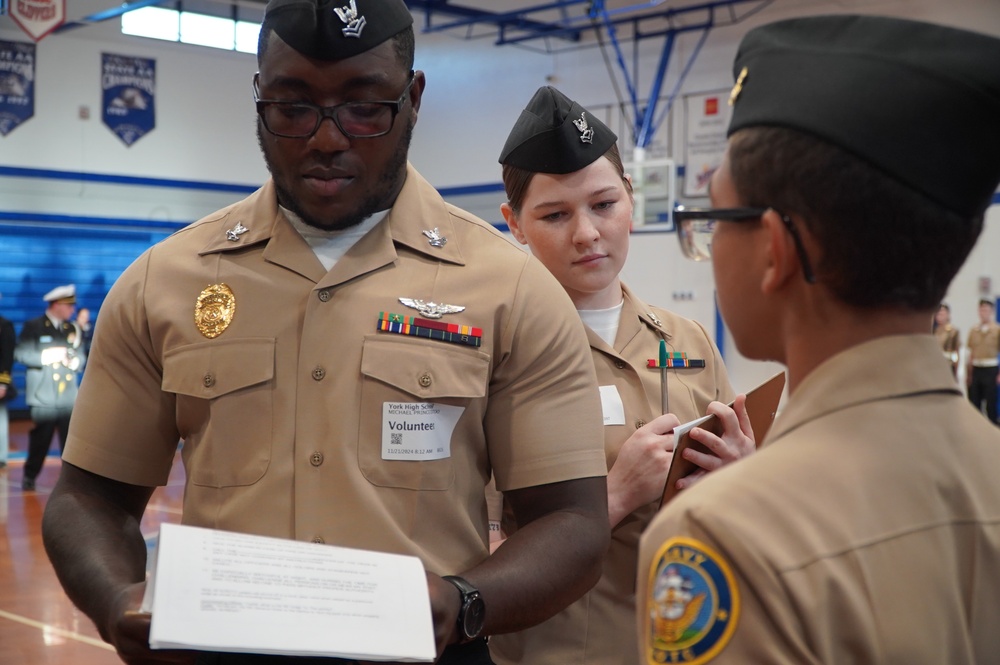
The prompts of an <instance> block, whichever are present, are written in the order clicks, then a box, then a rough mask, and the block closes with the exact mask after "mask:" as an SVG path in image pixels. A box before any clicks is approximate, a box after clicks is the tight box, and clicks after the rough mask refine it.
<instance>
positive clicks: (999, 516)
mask: <svg viewBox="0 0 1000 665" xmlns="http://www.w3.org/2000/svg"><path fill="white" fill-rule="evenodd" d="M940 353H941V351H940V348H939V347H938V345H937V342H936V341H935V339H934V338H933V337H932V336H931V335H911V336H891V337H883V338H880V339H877V340H874V341H871V342H867V343H865V344H861V345H858V346H855V347H853V348H851V349H850V350H848V351H845V352H843V353H840V354H838V355H836V356H834V357H833V358H831V359H829V360H827V361H826V362H825V363H823V364H822V365H821V366H819V367H818V368H816V369H815V370H814V371H813V372H812V373H811V374H809V375H808V376H807V377H806V378H805V380H803V382H802V383H801V385H800V386H799V387H798V388H797V389H796V391H795V392H794V393H793V394H792V396H791V398H790V401H789V404H788V406H787V407H786V408H785V409H784V410H783V412H782V413H781V414H779V415H778V418H777V419H776V421H775V423H774V425H773V427H772V429H771V433H770V434H769V435H768V440H767V442H766V443H767V446H766V447H765V448H763V449H761V450H760V451H759V452H758V453H757V454H756V455H751V456H750V457H749V458H747V459H746V460H743V461H742V462H741V463H740V464H737V465H731V466H730V467H727V468H724V469H722V470H720V471H717V472H715V473H713V474H711V475H710V476H709V477H707V478H705V479H704V480H702V481H701V482H699V483H698V485H696V486H695V487H694V488H692V489H691V490H689V491H687V492H683V493H682V494H681V495H680V496H678V497H677V498H676V499H674V500H673V501H672V502H671V503H670V504H669V505H668V506H667V507H666V508H665V509H664V510H663V511H662V512H661V513H660V514H659V515H657V517H656V518H655V519H654V520H653V522H652V524H651V525H650V527H649V529H648V530H647V532H646V534H645V535H644V536H643V538H642V543H641V548H640V559H639V580H638V584H639V587H640V589H641V592H640V596H639V600H638V619H639V624H638V625H639V644H640V649H641V650H642V652H643V654H644V657H643V662H644V663H646V662H650V663H652V662H687V661H690V660H693V659H694V658H701V659H702V660H700V661H699V662H705V661H707V660H712V662H719V663H740V664H741V665H742V664H743V663H772V664H778V663H789V664H791V663H794V664H795V665H805V664H809V663H814V664H820V663H846V662H851V663H970V664H971V663H987V662H994V661H995V660H996V657H997V654H1000V631H998V630H997V626H998V625H1000V595H998V594H997V589H1000V560H998V558H997V554H996V553H997V552H998V551H1000V483H998V482H997V469H1000V431H998V430H997V429H996V428H995V427H994V426H993V425H992V424H990V423H988V422H987V421H986V420H985V419H984V418H983V417H982V416H981V415H980V414H979V413H977V412H975V411H974V410H973V409H972V408H971V406H970V405H969V404H968V402H966V401H965V399H963V397H962V395H961V392H960V391H959V389H958V387H957V386H956V385H955V380H954V378H953V377H952V374H951V372H950V370H949V368H948V367H947V365H945V364H944V363H941V362H938V361H937V360H936V359H937V358H939V357H940ZM713 656H714V658H713Z"/></svg>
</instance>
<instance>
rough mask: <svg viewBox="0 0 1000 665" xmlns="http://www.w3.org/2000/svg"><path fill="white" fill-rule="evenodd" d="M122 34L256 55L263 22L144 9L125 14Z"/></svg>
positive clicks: (157, 8)
mask: <svg viewBox="0 0 1000 665" xmlns="http://www.w3.org/2000/svg"><path fill="white" fill-rule="evenodd" d="M122 34H126V35H133V36H136V37H148V38H150V39H163V40H166V41H170V42H180V43H182V44H197V45H198V46H208V47H211V48H219V49H225V50H228V51H240V52H242V53H256V52H257V36H258V35H259V34H260V23H259V22H253V21H244V20H233V19H230V18H225V17H221V16H209V15H207V14H202V13H198V12H184V11H177V10H176V9H165V8H163V7H143V8H142V9H135V10H132V11H130V12H126V13H124V14H122Z"/></svg>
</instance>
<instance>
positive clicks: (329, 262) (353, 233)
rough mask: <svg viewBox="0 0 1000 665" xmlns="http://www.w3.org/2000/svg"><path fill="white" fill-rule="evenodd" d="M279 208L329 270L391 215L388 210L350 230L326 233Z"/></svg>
mask: <svg viewBox="0 0 1000 665" xmlns="http://www.w3.org/2000/svg"><path fill="white" fill-rule="evenodd" d="M279 208H281V212H283V213H284V215H285V217H287V218H288V221H289V222H291V223H292V226H293V227H294V228H295V230H296V231H298V232H299V235H300V236H302V238H303V239H304V240H305V241H306V242H307V243H309V246H310V247H312V250H313V252H314V253H315V254H316V258H317V259H319V262H320V263H322V264H323V267H324V268H326V269H327V270H330V269H331V268H333V266H335V265H337V261H339V260H340V258H341V257H342V256H344V254H346V253H347V250H349V249H350V248H351V247H353V246H354V244H355V243H356V242H357V241H359V240H361V238H362V237H363V236H364V235H365V234H366V233H368V232H369V231H371V230H372V229H373V228H375V225H376V224H378V223H379V222H381V221H382V220H383V219H384V218H385V216H386V215H387V214H388V213H389V211H388V210H383V211H381V212H377V213H375V214H374V215H372V216H371V217H369V218H368V219H366V220H364V221H363V222H361V223H360V224H357V225H355V226H352V227H351V228H349V229H342V230H339V231H324V230H323V229H317V228H316V227H315V226H309V225H308V224H306V223H305V222H303V221H302V218H301V217H299V216H298V215H296V214H295V213H294V212H292V211H291V210H289V209H288V208H285V207H284V206H279Z"/></svg>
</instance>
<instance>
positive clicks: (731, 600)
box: [641, 538, 740, 665]
mask: <svg viewBox="0 0 1000 665" xmlns="http://www.w3.org/2000/svg"><path fill="white" fill-rule="evenodd" d="M739 610H740V602H739V591H738V589H737V588H736V583H735V580H734V578H733V573H732V571H731V570H730V568H729V566H728V565H727V564H726V562H725V561H723V559H722V557H720V556H719V555H718V554H717V553H716V552H715V551H714V550H712V549H711V548H709V547H708V546H706V545H705V544H704V543H702V542H699V541H697V540H694V539H692V538H671V539H670V540H668V541H667V542H665V543H664V544H663V545H662V546H661V547H660V549H659V551H658V552H657V553H656V556H655V557H653V561H652V563H651V564H650V568H649V578H648V579H647V581H646V594H645V600H644V611H643V614H642V617H641V620H642V622H643V627H642V634H643V643H644V649H645V657H646V662H648V663H650V664H651V665H655V664H656V663H688V664H689V665H697V664H698V663H704V662H707V661H708V660H710V659H711V658H712V657H714V656H715V655H716V654H718V653H719V651H721V650H722V648H723V647H724V646H725V645H726V643H727V642H729V640H730V638H731V637H732V636H733V631H735V630H736V622H737V619H738V618H739Z"/></svg>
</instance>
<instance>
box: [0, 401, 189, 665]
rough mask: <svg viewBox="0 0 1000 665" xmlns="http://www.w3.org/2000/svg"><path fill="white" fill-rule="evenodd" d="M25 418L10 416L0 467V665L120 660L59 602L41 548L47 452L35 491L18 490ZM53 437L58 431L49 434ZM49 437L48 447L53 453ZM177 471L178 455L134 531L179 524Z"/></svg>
mask: <svg viewBox="0 0 1000 665" xmlns="http://www.w3.org/2000/svg"><path fill="white" fill-rule="evenodd" d="M30 427H31V423H30V422H28V421H21V420H17V421H11V436H10V438H11V442H10V443H11V460H10V462H9V463H8V466H7V468H6V469H0V528H2V529H3V535H2V537H0V664H2V665H21V664H24V665H116V664H117V665H120V664H121V661H120V660H119V659H118V657H117V656H116V655H115V652H114V650H113V649H112V648H111V647H110V646H108V645H107V644H105V643H104V642H103V641H102V640H101V639H100V637H99V636H98V635H97V630H96V629H95V628H94V626H93V624H92V623H91V621H90V619H88V618H87V617H86V616H84V615H83V614H82V613H81V612H79V611H78V610H77V609H76V608H75V607H73V604H72V603H70V602H69V600H67V598H66V596H65V594H64V593H63V591H62V587H60V586H59V582H58V581H57V580H56V575H55V572H54V571H53V570H52V566H51V565H50V564H49V560H48V557H47V556H46V555H45V550H44V548H43V546H42V538H41V521H42V512H43V511H44V509H45V501H46V499H47V498H48V496H49V493H50V492H51V490H52V486H53V485H54V484H55V482H56V479H57V478H58V476H59V464H60V461H59V458H58V457H56V456H52V455H50V456H49V458H48V459H47V460H46V461H45V467H44V469H43V470H42V473H41V475H39V476H38V484H37V490H36V491H34V492H22V491H21V477H22V472H23V467H24V451H25V448H26V445H27V431H28V429H29V428H30ZM57 436H58V435H57ZM58 448H59V446H58V443H57V442H55V441H53V444H52V449H53V450H54V451H58ZM183 485H184V476H183V470H182V468H181V464H180V454H179V453H178V455H177V458H176V459H175V460H174V468H173V471H172V472H171V475H170V481H169V483H168V484H167V486H166V487H163V488H159V489H157V490H156V492H155V493H154V494H153V498H152V499H151V501H150V503H149V506H148V507H147V509H146V515H145V517H144V518H143V524H142V531H143V534H145V535H146V538H147V542H149V541H151V540H153V539H155V537H156V532H157V529H158V527H159V525H160V523H161V522H179V521H180V514H181V500H182V496H183V489H184V487H183Z"/></svg>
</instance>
